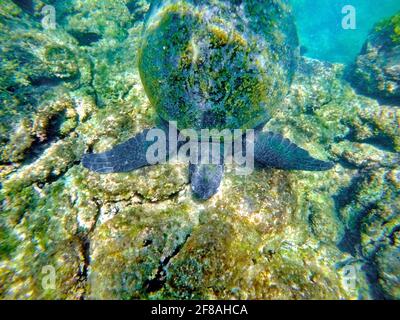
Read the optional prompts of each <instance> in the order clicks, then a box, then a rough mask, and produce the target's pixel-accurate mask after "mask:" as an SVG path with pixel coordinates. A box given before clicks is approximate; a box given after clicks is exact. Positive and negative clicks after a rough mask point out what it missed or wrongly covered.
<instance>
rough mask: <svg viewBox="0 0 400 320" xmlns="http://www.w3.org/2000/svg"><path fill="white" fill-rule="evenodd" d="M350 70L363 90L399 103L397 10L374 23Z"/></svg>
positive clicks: (399, 18) (399, 34) (399, 20)
mask: <svg viewBox="0 0 400 320" xmlns="http://www.w3.org/2000/svg"><path fill="white" fill-rule="evenodd" d="M351 73H352V75H351V81H352V83H353V84H354V85H355V86H356V87H357V88H359V89H360V90H361V91H362V92H364V93H366V94H368V95H371V96H375V97H379V98H385V99H389V100H391V101H393V102H395V104H397V105H399V104H400V13H399V14H397V15H395V16H393V17H391V18H389V19H387V20H385V21H382V22H380V23H378V24H376V25H375V27H374V30H373V31H372V32H371V33H370V35H369V36H368V40H367V41H366V43H365V44H364V47H363V49H362V51H361V53H360V55H359V56H358V58H357V60H356V62H355V65H354V67H353V70H352V72H351Z"/></svg>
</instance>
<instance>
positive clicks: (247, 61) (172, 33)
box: [139, 0, 298, 130]
mask: <svg viewBox="0 0 400 320" xmlns="http://www.w3.org/2000/svg"><path fill="white" fill-rule="evenodd" d="M297 49H298V38H297V33H296V28H295V25H294V23H293V18H292V15H291V11H290V8H289V7H288V5H287V2H286V1H284V0H258V1H257V0H252V1H250V0H243V1H240V0H231V1H222V0H219V1H218V0H206V1H196V0H175V1H155V2H154V3H153V5H152V8H151V10H150V12H149V14H148V18H147V20H146V24H145V27H144V32H143V42H142V45H141V49H140V53H139V70H140V75H141V78H142V82H143V85H144V87H145V90H146V93H147V95H148V97H149V99H150V102H151V103H152V105H153V106H155V108H156V110H157V113H158V115H159V116H161V118H163V119H164V120H171V121H177V123H178V128H179V129H185V128H193V129H196V130H200V129H203V128H209V129H218V130H222V129H226V128H227V129H238V128H241V129H251V128H254V127H256V126H257V125H259V124H262V123H263V122H265V121H267V120H268V119H269V118H270V117H271V116H272V115H273V111H274V110H275V109H276V108H277V106H278V105H279V104H280V102H281V100H282V99H283V97H284V96H285V94H286V93H287V91H288V88H289V85H290V82H291V78H292V75H293V72H294V70H295V66H296V60H297V56H298V50H297Z"/></svg>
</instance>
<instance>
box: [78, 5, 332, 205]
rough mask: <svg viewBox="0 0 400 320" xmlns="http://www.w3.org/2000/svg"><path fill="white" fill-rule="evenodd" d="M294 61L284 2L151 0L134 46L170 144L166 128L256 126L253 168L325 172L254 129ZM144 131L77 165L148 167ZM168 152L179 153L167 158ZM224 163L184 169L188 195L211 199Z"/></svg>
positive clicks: (266, 116) (272, 107)
mask: <svg viewBox="0 0 400 320" xmlns="http://www.w3.org/2000/svg"><path fill="white" fill-rule="evenodd" d="M298 55H299V45H298V38H297V32H296V28H295V25H294V23H293V18H292V15H291V11H290V8H289V6H288V5H287V2H286V1H285V0H202V1H198V0H164V1H153V3H152V5H151V8H150V11H149V13H148V16H147V18H146V22H145V26H144V31H143V39H142V44H141V46H140V49H139V71H140V76H141V80H142V83H143V85H144V88H145V91H146V94H147V96H148V98H149V100H150V102H151V104H152V105H153V106H154V107H155V108H156V111H157V114H158V116H159V119H160V120H159V124H158V127H159V128H162V130H164V131H167V137H171V135H170V134H171V132H170V131H168V128H167V126H166V125H165V123H166V122H168V121H174V122H175V123H176V127H177V129H178V131H179V130H182V129H188V128H190V129H193V130H195V131H196V132H199V133H200V132H201V131H202V129H211V130H214V131H221V130H232V131H233V130H235V129H242V130H248V129H255V140H254V160H255V161H256V162H257V163H258V164H259V165H261V166H264V167H274V168H280V169H286V170H309V171H317V170H328V169H330V168H332V166H333V164H332V163H330V162H325V161H321V160H317V159H314V158H312V157H311V156H310V155H309V153H308V152H307V151H305V150H303V149H301V148H299V147H298V146H296V145H295V144H293V143H291V142H290V141H289V140H288V139H285V138H283V137H282V136H281V135H280V134H274V133H270V132H268V133H266V132H262V131H261V129H262V127H263V125H264V124H265V123H266V122H267V121H268V120H270V119H271V117H273V115H274V112H275V111H276V110H277V109H278V107H279V105H280V103H281V102H282V100H283V98H284V97H285V95H286V94H287V92H288V89H289V86H290V83H291V79H292V76H293V73H294V71H295V68H296V63H297V59H298ZM149 130H150V129H147V130H145V131H143V132H142V133H140V134H138V135H137V136H135V137H133V138H131V139H130V140H128V141H127V142H125V143H123V144H120V145H118V146H116V147H114V148H113V149H112V150H110V151H107V152H104V153H99V154H86V155H84V157H83V161H82V162H83V165H84V166H85V167H86V168H89V169H91V170H93V171H96V172H100V173H110V172H126V171H131V170H135V169H138V168H141V167H143V166H146V165H149V164H150V163H149V161H148V160H147V159H146V151H147V150H148V148H149V146H150V145H151V142H149V141H147V140H146V135H147V134H148V132H149ZM220 142H221V141H220ZM220 144H221V145H222V143H220ZM178 148H179V145H178ZM172 152H176V150H171V149H168V151H167V153H172ZM223 161H224V159H221V161H220V162H217V163H213V164H203V163H201V162H200V163H197V164H194V163H190V166H189V173H190V179H191V186H192V190H193V192H194V193H195V194H196V195H197V196H198V197H199V198H201V199H208V198H210V197H211V196H212V195H213V194H215V193H216V192H217V189H218V187H219V185H220V182H221V180H222V177H223V170H224V163H223Z"/></svg>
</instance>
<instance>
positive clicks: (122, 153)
mask: <svg viewBox="0 0 400 320" xmlns="http://www.w3.org/2000/svg"><path fill="white" fill-rule="evenodd" d="M148 131H149V129H146V130H144V131H142V132H141V133H139V134H138V135H136V136H135V137H133V138H131V139H129V140H128V141H126V142H124V143H121V144H119V145H117V146H115V147H114V148H113V149H111V150H110V151H106V152H103V153H92V154H85V155H84V156H83V158H82V164H83V166H84V167H85V168H87V169H90V170H92V171H95V172H99V173H111V172H128V171H132V170H135V169H139V168H141V167H144V166H147V165H149V163H148V161H147V160H146V151H147V148H148V147H149V146H150V145H151V144H152V142H148V141H146V135H147V133H148Z"/></svg>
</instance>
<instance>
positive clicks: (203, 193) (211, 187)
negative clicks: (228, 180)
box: [189, 164, 224, 200]
mask: <svg viewBox="0 0 400 320" xmlns="http://www.w3.org/2000/svg"><path fill="white" fill-rule="evenodd" d="M189 175H190V182H191V186H192V191H193V192H194V194H195V195H196V196H197V197H198V198H199V199H201V200H207V199H209V198H211V197H212V196H213V195H214V194H216V193H217V191H218V188H219V185H220V184H221V180H222V177H223V175H224V165H223V164H190V165H189Z"/></svg>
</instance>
